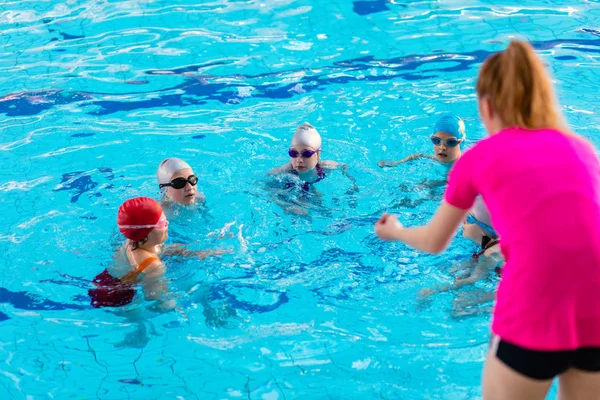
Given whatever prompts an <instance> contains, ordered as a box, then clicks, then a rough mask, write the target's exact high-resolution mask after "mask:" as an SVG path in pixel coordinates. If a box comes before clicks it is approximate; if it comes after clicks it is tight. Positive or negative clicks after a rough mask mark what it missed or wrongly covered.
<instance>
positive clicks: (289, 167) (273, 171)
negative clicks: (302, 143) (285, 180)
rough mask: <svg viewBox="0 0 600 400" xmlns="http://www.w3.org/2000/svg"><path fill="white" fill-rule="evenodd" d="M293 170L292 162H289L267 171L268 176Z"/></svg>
mask: <svg viewBox="0 0 600 400" xmlns="http://www.w3.org/2000/svg"><path fill="white" fill-rule="evenodd" d="M291 171H292V164H290V163H287V164H284V165H282V166H280V167H277V168H273V169H271V170H269V172H267V176H272V175H280V174H285V173H288V172H291Z"/></svg>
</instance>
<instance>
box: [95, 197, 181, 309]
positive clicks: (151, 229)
mask: <svg viewBox="0 0 600 400" xmlns="http://www.w3.org/2000/svg"><path fill="white" fill-rule="evenodd" d="M117 224H118V226H119V231H120V232H121V233H122V234H123V236H125V237H126V238H127V241H126V242H125V244H124V245H123V246H122V247H121V248H120V249H119V251H118V252H117V254H116V255H115V261H116V262H115V263H113V264H112V265H111V266H110V267H108V268H107V269H105V270H104V271H103V272H102V273H100V274H99V275H97V276H96V277H95V278H94V281H93V282H94V285H95V286H96V288H95V289H91V290H90V291H89V295H90V297H91V304H92V306H93V307H119V306H123V305H126V304H129V303H131V302H132V300H133V297H134V296H135V293H136V290H135V288H134V285H135V284H136V283H141V285H142V290H143V292H144V297H145V298H146V300H161V299H163V300H162V301H161V303H160V306H161V308H173V307H174V305H175V304H174V301H173V300H164V295H165V294H166V293H167V292H168V291H167V286H166V284H165V282H164V280H163V277H164V274H165V271H166V268H165V265H164V264H163V263H162V261H161V260H160V258H159V257H158V255H159V253H160V251H161V250H162V247H163V244H164V242H165V241H166V240H167V237H168V226H169V222H168V221H167V218H166V217H165V215H164V213H163V211H162V208H161V206H160V204H159V203H158V202H157V201H155V200H152V199H150V198H147V197H136V198H133V199H129V200H127V201H126V202H124V203H123V204H122V205H121V207H119V211H118V216H117Z"/></svg>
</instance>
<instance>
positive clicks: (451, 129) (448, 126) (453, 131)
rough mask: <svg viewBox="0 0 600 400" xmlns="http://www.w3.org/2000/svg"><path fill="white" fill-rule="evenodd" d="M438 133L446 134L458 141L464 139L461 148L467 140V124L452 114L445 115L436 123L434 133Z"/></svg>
mask: <svg viewBox="0 0 600 400" xmlns="http://www.w3.org/2000/svg"><path fill="white" fill-rule="evenodd" d="M436 132H446V133H449V134H450V135H452V136H454V137H455V138H457V139H462V142H461V143H460V145H461V146H462V145H463V143H464V141H465V139H466V138H467V134H466V133H465V123H464V122H463V120H462V119H460V118H459V117H457V116H456V115H452V114H449V115H444V116H443V117H442V118H440V119H439V120H438V122H436V123H435V127H434V128H433V133H436Z"/></svg>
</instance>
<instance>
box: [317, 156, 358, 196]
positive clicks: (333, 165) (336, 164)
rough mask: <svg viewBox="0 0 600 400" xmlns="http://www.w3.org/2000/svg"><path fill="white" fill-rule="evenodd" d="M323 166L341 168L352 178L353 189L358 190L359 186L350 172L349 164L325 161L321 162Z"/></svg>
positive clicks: (333, 168) (332, 168)
mask: <svg viewBox="0 0 600 400" xmlns="http://www.w3.org/2000/svg"><path fill="white" fill-rule="evenodd" d="M321 167H322V168H324V169H328V170H336V169H337V170H340V171H341V172H342V174H343V175H344V176H345V177H346V178H348V179H350V181H351V182H352V183H353V184H354V185H353V186H352V189H353V190H358V186H357V185H356V178H355V177H353V176H352V175H350V173H349V172H348V165H346V164H344V163H341V162H337V161H323V162H322V163H321Z"/></svg>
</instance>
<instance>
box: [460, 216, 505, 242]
mask: <svg viewBox="0 0 600 400" xmlns="http://www.w3.org/2000/svg"><path fill="white" fill-rule="evenodd" d="M467 224H475V225H479V227H480V228H482V229H483V230H484V231H486V232H487V233H489V234H491V235H492V236H495V237H498V236H500V235H498V233H496V231H495V230H494V228H492V227H491V226H489V225H488V224H484V223H483V222H481V221H479V220H478V219H476V218H475V217H474V216H473V215H471V214H469V215H467Z"/></svg>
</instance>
